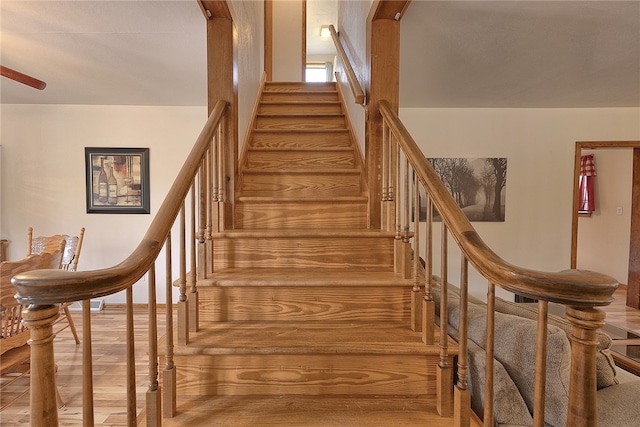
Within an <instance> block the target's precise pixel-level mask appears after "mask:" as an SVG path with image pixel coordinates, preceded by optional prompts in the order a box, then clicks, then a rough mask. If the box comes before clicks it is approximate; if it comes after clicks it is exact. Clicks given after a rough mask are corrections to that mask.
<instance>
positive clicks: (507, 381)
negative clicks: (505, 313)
mask: <svg viewBox="0 0 640 427" xmlns="http://www.w3.org/2000/svg"><path fill="white" fill-rule="evenodd" d="M467 349H468V355H469V358H468V362H469V391H470V392H471V408H472V409H473V411H474V412H475V413H476V414H478V416H480V418H481V419H482V418H483V415H484V385H485V381H484V376H485V369H486V357H487V355H486V353H485V351H484V350H483V349H482V348H481V347H480V346H479V345H477V344H475V343H474V342H473V341H471V340H468V345H467ZM493 381H494V384H493V387H494V389H493V392H494V396H495V399H494V406H493V413H494V421H495V423H496V424H498V425H501V426H502V425H510V426H531V425H533V418H532V417H531V414H530V413H529V408H527V404H526V403H525V402H524V399H523V398H522V396H521V395H520V392H519V391H518V388H517V387H516V385H515V384H514V382H513V380H512V379H511V377H510V376H509V374H508V373H507V371H506V369H505V368H504V366H503V365H502V364H501V363H500V362H499V361H497V360H494V363H493Z"/></svg>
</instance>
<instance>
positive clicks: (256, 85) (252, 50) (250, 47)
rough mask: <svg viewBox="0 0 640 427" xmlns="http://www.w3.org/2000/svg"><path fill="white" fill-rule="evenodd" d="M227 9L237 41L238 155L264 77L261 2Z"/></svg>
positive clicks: (240, 3) (234, 3)
mask: <svg viewBox="0 0 640 427" xmlns="http://www.w3.org/2000/svg"><path fill="white" fill-rule="evenodd" d="M229 6H230V10H231V15H232V16H233V23H234V25H235V28H236V32H237V37H238V65H237V66H238V68H237V81H238V141H239V144H240V146H239V151H241V150H242V145H243V144H244V140H245V138H246V135H247V132H248V127H249V123H250V121H251V113H252V112H253V106H254V104H255V100H256V97H257V94H258V90H259V89H260V82H261V81H262V76H263V74H264V2H263V1H249V2H247V1H241V0H233V1H231V2H230V3H229Z"/></svg>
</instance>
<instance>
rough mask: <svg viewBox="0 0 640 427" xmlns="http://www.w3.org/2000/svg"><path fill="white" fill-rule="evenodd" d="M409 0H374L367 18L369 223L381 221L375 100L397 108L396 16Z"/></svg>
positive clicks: (379, 144) (378, 126) (379, 123)
mask: <svg viewBox="0 0 640 427" xmlns="http://www.w3.org/2000/svg"><path fill="white" fill-rule="evenodd" d="M408 5H409V1H392V0H376V1H374V3H373V5H372V7H371V12H370V13H369V19H368V22H367V64H368V67H369V76H368V78H369V81H368V88H367V89H368V94H367V99H368V107H367V119H366V121H367V124H366V128H365V157H366V167H367V176H368V181H369V211H370V214H369V226H370V227H371V228H380V224H381V221H382V214H381V201H382V179H381V174H382V140H383V125H382V116H381V115H380V110H379V108H378V103H379V102H380V100H382V99H386V100H387V101H389V104H391V106H392V107H393V108H394V110H396V112H397V111H398V98H399V87H400V84H399V82H400V19H401V17H402V14H403V13H404V11H405V10H406V8H407V7H408Z"/></svg>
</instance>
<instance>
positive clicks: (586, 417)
mask: <svg viewBox="0 0 640 427" xmlns="http://www.w3.org/2000/svg"><path fill="white" fill-rule="evenodd" d="M379 108H380V113H381V114H382V117H383V122H384V125H383V148H382V151H383V158H382V217H383V221H382V228H383V229H386V230H387V231H395V232H396V241H397V242H398V243H397V245H398V248H397V253H403V254H408V255H407V256H404V257H403V258H402V259H400V260H399V261H398V262H400V263H405V264H409V263H410V262H411V257H413V259H414V262H415V260H416V259H420V258H422V254H421V253H420V251H421V250H422V248H425V253H424V259H425V260H424V270H425V271H424V277H422V276H420V275H419V273H418V269H417V268H415V267H414V268H413V269H410V268H405V267H404V266H398V268H397V269H398V270H399V271H411V270H413V273H412V274H413V275H414V280H415V283H416V286H414V292H413V293H414V295H413V297H412V313H416V314H415V315H412V319H413V318H414V317H417V318H419V319H418V320H414V321H413V324H412V327H413V328H414V329H415V330H422V333H423V340H424V341H425V342H426V343H428V344H434V335H435V334H434V331H433V329H434V323H435V322H434V321H433V319H434V318H435V314H436V313H435V311H436V307H435V303H434V286H435V285H436V279H435V278H434V274H433V257H434V254H435V251H434V250H433V246H434V244H435V242H434V241H433V239H434V237H433V236H434V234H435V233H434V232H433V230H432V223H433V217H432V212H433V209H434V208H435V210H436V211H437V212H438V213H439V214H440V217H441V218H442V224H441V236H440V237H441V243H440V254H439V256H440V260H441V266H440V270H441V271H440V276H441V277H440V279H439V280H437V281H438V282H439V285H440V290H439V293H440V307H439V316H440V319H448V318H449V317H448V316H449V314H448V308H447V295H448V294H449V291H448V289H447V286H448V282H449V281H450V279H449V278H448V275H447V273H448V269H449V267H448V256H449V252H450V248H449V247H448V244H447V236H450V237H451V238H452V239H453V240H454V241H455V243H456V245H457V247H458V248H459V251H460V257H461V261H462V264H461V270H460V293H461V297H460V299H461V301H460V319H459V328H460V331H459V337H458V338H459V339H460V343H459V345H460V349H459V353H458V354H459V355H461V357H460V359H459V361H458V367H459V369H458V381H457V383H456V384H455V387H454V398H455V399H459V401H460V402H463V403H462V412H461V413H456V414H455V417H454V419H455V420H456V424H457V425H460V426H462V425H464V426H468V425H469V414H470V409H469V408H468V406H469V390H468V384H467V370H468V365H467V361H466V354H467V340H466V337H467V335H466V333H467V329H466V328H467V322H466V316H467V293H468V271H467V268H468V265H471V266H472V267H474V268H475V270H476V271H477V272H478V273H479V274H480V275H482V276H483V277H484V278H485V279H486V280H487V282H488V288H487V320H486V322H487V331H486V336H487V343H486V346H487V348H486V354H487V360H486V369H487V370H486V373H485V378H487V381H486V382H485V391H484V393H485V398H484V402H485V408H484V409H485V413H484V423H485V425H487V426H493V409H492V408H493V350H494V343H493V340H494V331H493V320H494V318H493V316H494V304H495V288H496V286H498V287H501V288H503V289H506V290H508V291H511V292H513V293H516V294H519V295H523V296H526V297H529V298H533V299H536V300H539V303H538V312H539V315H538V329H537V331H538V332H537V350H536V380H535V404H534V408H533V409H534V414H533V419H534V425H535V426H543V425H544V416H545V415H544V408H545V403H544V398H545V375H544V372H545V362H546V333H547V312H548V303H549V302H554V303H559V304H563V305H565V306H566V312H567V315H566V317H567V320H568V321H569V322H570V323H571V325H572V328H573V333H572V336H571V337H570V339H571V342H572V346H571V352H572V355H571V360H572V365H571V377H570V392H569V408H568V413H567V425H570V426H587V425H588V426H591V425H595V423H596V401H595V393H596V372H595V358H596V341H595V331H596V330H597V329H598V328H600V327H601V326H602V325H603V324H604V313H603V312H602V311H601V310H598V309H597V307H599V306H604V305H607V304H609V303H610V302H611V301H612V295H613V292H614V291H615V289H616V287H617V282H616V281H615V279H613V278H611V277H609V276H606V275H603V274H599V273H594V272H586V271H579V270H566V271H561V272H541V271H535V270H530V269H526V268H522V267H519V266H515V265H512V264H510V263H508V262H506V261H505V260H503V259H502V258H500V257H499V256H498V255H497V254H496V253H495V252H493V251H492V250H491V249H490V248H489V247H488V246H487V245H486V244H485V243H484V242H483V241H482V239H481V238H480V236H479V235H478V233H477V232H476V231H475V229H474V228H473V226H472V225H471V223H470V222H469V220H468V219H467V217H466V216H465V214H464V213H463V211H462V209H461V208H460V207H459V206H458V205H457V203H456V202H455V200H454V199H453V197H452V196H451V195H450V193H449V192H448V190H447V189H446V187H445V186H444V184H443V183H442V181H441V180H440V178H439V176H438V175H437V174H436V172H435V170H434V169H433V167H432V166H431V164H430V163H429V161H427V159H426V158H425V155H424V154H423V153H422V151H421V150H420V148H419V147H418V145H417V144H416V142H415V141H414V139H413V138H412V137H411V135H410V134H409V132H408V131H407V129H406V128H405V127H404V125H403V124H402V122H401V121H400V119H399V118H398V115H397V114H396V112H395V111H394V110H393V109H392V107H391V106H390V104H389V103H388V102H386V101H382V102H381V103H380V105H379ZM421 194H423V196H421ZM423 198H426V201H424V200H422V199H423ZM423 205H426V210H427V212H426V223H424V222H425V220H424V219H423V220H422V222H423V223H422V224H421V220H420V213H419V209H418V207H421V206H423ZM412 208H413V215H412V216H411V218H410V216H409V212H410V211H411V210H412ZM422 227H424V231H422V230H421V228H422ZM411 228H412V233H413V235H414V236H415V238H414V240H415V241H414V242H413V246H410V245H411V242H408V241H407V240H408V239H405V236H406V235H407V234H408V231H407V230H410V229H411ZM419 242H424V243H422V244H420V243H419ZM420 280H422V281H423V285H424V297H421V294H420V293H419V292H418V289H419V286H420V284H419V281H420ZM419 295H420V296H419ZM420 319H421V320H420ZM440 324H441V330H442V332H443V334H446V327H447V321H441V322H440ZM441 347H442V350H441V353H443V357H441V364H440V368H441V369H450V367H448V366H446V363H444V361H445V360H446V358H445V357H444V356H446V351H447V349H446V340H445V339H441ZM439 377H443V378H446V377H447V375H441V376H439ZM457 405H458V407H459V406H460V403H459V402H458V403H457ZM465 406H466V408H465ZM438 409H439V411H440V413H441V414H448V413H450V412H451V410H452V408H451V407H439V408H438Z"/></svg>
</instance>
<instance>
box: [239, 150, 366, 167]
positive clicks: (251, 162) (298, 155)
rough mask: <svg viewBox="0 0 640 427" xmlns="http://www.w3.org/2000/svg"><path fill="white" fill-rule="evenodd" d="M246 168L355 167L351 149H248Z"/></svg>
mask: <svg viewBox="0 0 640 427" xmlns="http://www.w3.org/2000/svg"><path fill="white" fill-rule="evenodd" d="M246 165H247V168H248V169H251V170H279V169H287V170H296V169H300V170H309V169H320V170H325V171H326V170H327V169H336V168H337V169H350V168H355V167H356V159H355V156H354V153H353V151H331V152H328V151H316V152H312V151H311V152H305V151H290V150H289V151H254V150H252V151H249V153H248V155H247V162H246Z"/></svg>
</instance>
